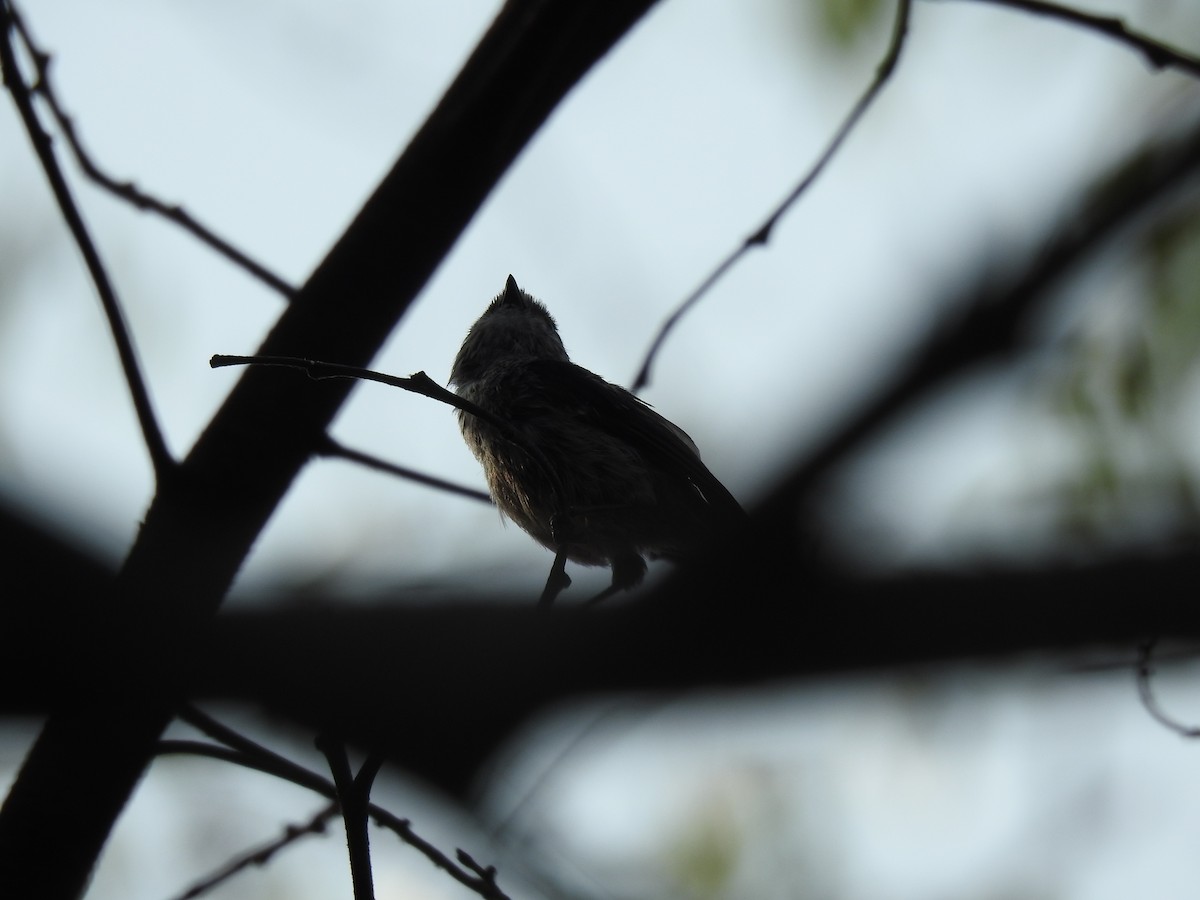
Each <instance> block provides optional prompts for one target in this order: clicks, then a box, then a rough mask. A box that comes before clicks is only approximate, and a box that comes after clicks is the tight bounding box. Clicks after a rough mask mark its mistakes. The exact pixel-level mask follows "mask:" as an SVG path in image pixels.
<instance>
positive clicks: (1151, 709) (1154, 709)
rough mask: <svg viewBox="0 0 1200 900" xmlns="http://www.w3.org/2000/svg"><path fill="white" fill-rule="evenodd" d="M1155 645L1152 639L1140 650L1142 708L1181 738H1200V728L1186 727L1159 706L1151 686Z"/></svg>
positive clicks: (1139, 681)
mask: <svg viewBox="0 0 1200 900" xmlns="http://www.w3.org/2000/svg"><path fill="white" fill-rule="evenodd" d="M1155 643H1156V641H1155V640H1153V639H1151V640H1148V641H1146V642H1145V643H1143V644H1142V645H1141V647H1139V648H1138V664H1137V686H1138V696H1139V697H1140V698H1141V700H1142V706H1143V707H1145V710H1146V712H1148V713H1150V716H1151V717H1152V718H1153V719H1154V720H1155V721H1156V722H1158V723H1159V724H1160V725H1162V726H1163V727H1164V728H1169V729H1171V731H1173V732H1175V733H1176V734H1178V735H1179V736H1180V737H1185V738H1197V737H1200V727H1195V726H1188V725H1184V724H1183V723H1182V722H1180V721H1178V720H1176V719H1174V718H1172V717H1171V716H1169V715H1167V713H1166V712H1164V711H1163V708H1162V707H1161V706H1159V705H1158V699H1157V698H1156V697H1155V696H1154V689H1153V687H1152V686H1151V684H1150V681H1151V679H1152V678H1153V677H1154V665H1153V663H1152V662H1151V657H1152V656H1153V655H1154V645H1155Z"/></svg>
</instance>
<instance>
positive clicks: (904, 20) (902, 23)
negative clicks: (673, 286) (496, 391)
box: [630, 0, 912, 394]
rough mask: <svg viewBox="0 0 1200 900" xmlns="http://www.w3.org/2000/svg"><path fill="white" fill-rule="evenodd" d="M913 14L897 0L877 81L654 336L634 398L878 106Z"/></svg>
mask: <svg viewBox="0 0 1200 900" xmlns="http://www.w3.org/2000/svg"><path fill="white" fill-rule="evenodd" d="M911 12H912V0H897V2H896V20H895V24H894V25H893V26H892V38H891V41H890V42H889V44H888V48H887V50H886V51H885V53H884V55H883V59H882V60H881V61H880V63H879V66H878V68H877V69H876V70H875V77H874V79H873V80H872V81H871V83H870V85H868V86H867V89H866V91H864V92H863V94H862V96H861V97H859V98H858V102H857V103H855V104H854V106H853V107H852V108H851V110H850V112H849V113H848V114H847V116H846V118H845V119H844V120H843V121H842V124H841V126H839V128H838V130H837V131H836V132H835V133H834V136H833V139H832V140H830V142H829V144H828V145H827V146H826V147H825V150H824V151H823V152H822V153H821V155H820V156H819V157H818V158H817V161H816V162H815V163H814V164H813V166H812V168H811V169H809V170H808V172H807V173H806V174H805V175H804V177H803V178H801V179H800V181H799V183H798V184H797V185H796V186H795V187H794V188H792V190H791V191H790V192H789V193H788V195H787V196H786V197H784V198H783V200H782V201H780V203H779V204H778V205H777V206H776V207H775V209H773V210H772V211H771V213H770V215H768V216H767V218H766V219H765V220H764V221H763V223H762V224H761V225H759V226H758V228H756V229H755V230H754V233H753V234H751V235H750V236H749V237H747V238H746V239H745V240H744V241H742V243H741V244H740V245H739V246H738V248H737V249H736V250H734V251H733V252H732V253H730V254H729V255H728V256H726V257H725V258H724V259H723V260H721V262H719V263H718V264H717V266H716V268H714V269H713V270H712V272H710V273H709V274H708V276H706V277H705V279H704V280H703V281H701V282H700V285H699V287H697V288H696V289H695V290H694V291H692V292H691V293H690V294H688V296H687V298H686V299H685V300H684V301H683V302H682V303H680V304H679V306H677V307H676V308H675V311H674V312H673V313H671V315H670V316H668V317H667V320H666V321H665V322H663V324H662V326H661V327H660V328H659V330H658V334H656V335H655V337H654V340H653V341H652V342H651V344H650V349H649V350H647V351H646V356H645V358H644V359H643V361H642V367H641V368H640V369H639V370H638V373H637V375H636V376H635V377H634V379H633V386H632V387H631V388H630V390H631V391H633V392H634V393H635V394H636V393H637V392H638V391H640V390H641V389H642V388H644V387H646V385H648V384H649V383H650V367H651V366H652V365H653V364H654V358H655V357H656V356H657V355H658V351H659V349H660V348H661V347H662V345H663V342H664V341H666V339H667V335H668V334H670V332H671V331H672V330H673V329H674V328H675V326H676V325H677V324H679V321H680V320H681V319H682V318H683V317H684V316H685V315H686V314H687V312H688V310H690V309H691V308H692V307H693V306H695V305H696V304H697V303H698V302H700V300H701V298H703V297H704V295H705V294H707V293H708V292H709V290H710V289H711V288H712V286H713V285H714V284H716V283H717V282H718V281H720V280H721V278H722V277H723V276H724V275H725V273H726V272H728V271H729V270H730V269H732V268H733V267H734V266H735V265H737V263H739V262H740V261H741V260H742V258H743V257H744V256H745V255H746V254H747V253H749V252H750V250H751V249H752V248H754V247H765V246H766V245H767V242H768V241H770V239H771V232H772V231H773V230H774V229H775V225H776V224H777V223H778V222H779V220H780V219H782V218H783V217H784V215H786V214H787V211H788V210H789V209H791V208H792V206H793V205H795V203H796V201H797V200H799V199H800V197H801V196H803V195H804V193H805V191H807V190H808V189H809V187H810V186H811V185H812V184H813V182H815V181H816V180H817V178H818V177H819V176H820V174H821V173H822V172H823V171H825V167H826V166H828V165H829V163H830V161H831V160H832V159H833V157H834V156H835V155H836V154H837V152H838V150H840V149H841V147H842V144H844V143H845V141H846V138H848V137H849V136H850V132H851V131H853V130H854V126H856V125H857V124H858V122H859V120H860V119H861V118H862V117H863V115H864V114H865V113H866V111H867V109H868V108H869V107H870V106H871V104H872V103H874V102H875V98H876V97H878V96H879V94H880V93H881V92H882V91H883V88H884V86H885V85H886V84H887V83H888V81H889V80H890V79H891V77H892V73H893V72H895V71H896V64H897V63H898V62H899V61H900V52H901V51H902V50H903V49H904V39H905V37H906V36H907V35H908V20H909V16H910V14H911Z"/></svg>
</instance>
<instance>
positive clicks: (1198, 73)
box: [975, 0, 1200, 78]
mask: <svg viewBox="0 0 1200 900" xmlns="http://www.w3.org/2000/svg"><path fill="white" fill-rule="evenodd" d="M975 2H978V3H994V4H996V5H997V6H1007V7H1010V8H1011V9H1019V10H1021V11H1022V12H1027V13H1033V14H1034V15H1036V16H1045V17H1047V18H1050V19H1059V20H1060V21H1063V22H1069V23H1071V24H1072V25H1079V26H1082V27H1083V28H1086V29H1088V30H1089V31H1095V32H1097V33H1099V34H1102V35H1104V36H1106V37H1109V38H1112V39H1113V40H1114V41H1117V42H1118V43H1121V44H1125V45H1126V46H1128V47H1130V48H1131V49H1133V50H1136V51H1137V52H1139V53H1141V54H1142V56H1144V57H1145V58H1146V62H1147V63H1149V64H1150V65H1151V66H1153V67H1154V68H1155V69H1168V68H1170V69H1178V70H1180V71H1181V72H1186V73H1187V74H1188V75H1191V76H1193V77H1197V78H1200V57H1196V56H1193V55H1191V54H1188V53H1184V52H1183V51H1182V50H1176V49H1175V48H1174V47H1169V46H1167V45H1166V44H1164V43H1162V42H1161V41H1157V40H1155V39H1154V38H1152V37H1149V36H1147V35H1144V34H1141V33H1140V32H1137V31H1133V30H1132V29H1130V28H1127V27H1126V25H1125V23H1124V22H1122V21H1121V20H1120V19H1119V18H1117V17H1116V16H1102V15H1097V14H1095V13H1088V12H1083V11H1081V10H1078V9H1071V8H1070V7H1068V6H1059V5H1058V4H1056V3H1047V2H1046V0H975Z"/></svg>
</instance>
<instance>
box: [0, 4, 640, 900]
mask: <svg viewBox="0 0 1200 900" xmlns="http://www.w3.org/2000/svg"><path fill="white" fill-rule="evenodd" d="M652 2H653V0H541V2H536V3H531V2H528V0H509V2H508V3H506V4H505V5H504V7H503V8H502V9H501V11H500V13H499V15H498V16H497V18H496V20H495V21H494V22H493V24H492V26H491V27H490V28H489V30H488V32H487V33H486V34H485V35H484V36H483V38H482V39H481V41H480V43H479V45H478V46H477V47H476V49H475V51H474V52H473V53H472V55H471V57H470V59H469V60H468V61H467V62H466V64H465V65H464V67H463V69H462V71H461V72H460V74H459V75H458V77H457V78H456V79H455V81H454V83H453V84H452V85H451V86H450V88H449V89H448V90H447V92H446V94H445V96H443V98H442V99H441V101H440V102H439V103H438V105H437V107H436V108H435V110H434V111H433V113H431V115H430V117H429V118H428V119H427V120H426V122H425V123H424V125H423V126H422V127H421V129H420V131H419V132H418V133H417V135H416V136H415V137H414V138H413V140H412V142H411V143H410V144H409V146H408V148H407V149H406V150H405V152H404V153H403V154H402V156H401V157H400V159H399V160H398V161H397V163H396V165H395V166H394V167H393V169H392V170H391V171H390V172H389V173H388V174H387V175H386V176H385V178H384V180H383V181H382V183H381V184H380V186H379V187H378V188H377V190H376V191H375V193H374V194H373V195H372V196H371V198H370V199H369V200H368V201H367V203H366V204H365V205H364V207H363V208H362V209H361V210H360V212H359V214H358V215H357V216H356V218H355V219H354V221H353V222H352V223H351V225H350V226H349V228H348V229H347V230H346V232H345V233H344V234H343V235H342V237H341V239H340V240H339V241H338V242H337V244H336V245H335V246H334V247H333V248H332V249H331V250H330V252H329V254H328V256H327V257H326V258H325V259H324V260H323V261H322V262H321V264H320V265H319V266H318V267H317V268H316V270H315V271H314V272H313V274H312V276H311V277H310V278H309V280H308V281H307V283H306V284H305V285H304V286H303V288H301V290H300V291H299V292H298V293H297V295H296V297H295V299H294V300H293V302H292V303H291V304H289V305H288V307H287V308H286V309H285V310H284V312H283V314H282V315H281V317H280V318H279V320H278V321H277V323H276V324H275V326H274V328H273V329H272V330H271V332H270V334H269V335H268V336H267V338H266V340H265V341H264V343H263V345H262V346H261V347H260V348H259V352H260V353H261V354H263V355H268V356H287V355H292V356H294V355H311V356H315V357H317V358H323V359H337V360H342V361H344V362H346V363H347V364H350V365H365V364H366V363H367V362H369V360H370V358H371V357H372V356H373V355H374V354H375V353H376V352H377V351H378V349H379V348H380V346H381V345H382V344H383V342H384V341H385V339H386V338H387V336H388V334H389V333H390V332H391V330H392V328H393V327H394V326H395V325H396V324H397V323H398V322H399V320H400V318H401V316H402V315H403V314H404V312H405V311H406V310H407V308H408V306H409V304H410V303H411V302H412V300H413V298H414V297H415V296H416V295H417V293H418V291H420V290H421V288H422V287H423V286H424V284H425V282H426V280H427V279H428V278H429V276H430V275H431V274H432V272H433V271H434V269H435V268H436V267H437V265H438V264H439V263H440V261H441V260H442V258H443V257H444V256H445V255H446V253H447V252H448V251H449V249H450V247H451V246H452V245H453V244H454V242H455V241H456V240H457V239H458V236H459V234H461V232H462V230H463V229H464V228H465V227H466V225H467V224H468V222H469V221H470V220H471V218H472V217H473V216H474V214H475V212H476V210H478V208H479V206H480V204H482V202H483V201H484V199H485V198H486V197H487V195H488V194H489V193H490V192H491V190H492V188H493V186H494V185H495V184H496V182H497V181H498V180H499V178H500V177H501V175H502V174H503V173H504V172H505V171H506V170H507V168H508V167H509V166H510V165H511V163H512V161H513V160H514V159H515V158H516V156H517V154H518V153H520V152H521V150H522V149H523V148H524V146H525V145H526V143H527V142H528V141H529V139H530V138H531V136H532V135H533V134H534V133H535V132H536V131H537V130H538V129H539V128H540V127H541V125H542V123H543V122H544V121H545V120H546V118H547V117H548V116H549V115H550V113H551V112H552V110H553V109H554V108H555V107H556V106H557V105H558V103H559V102H560V101H561V99H562V98H563V97H564V96H565V95H566V93H567V92H568V91H569V90H570V89H571V88H572V87H573V86H574V85H575V84H576V83H577V82H578V81H579V79H580V78H582V77H583V76H584V74H585V73H586V72H587V71H588V70H589V69H590V68H591V67H592V66H593V65H594V64H595V62H596V61H597V60H598V59H599V58H600V57H601V56H603V55H604V54H605V53H606V52H607V51H608V50H609V49H610V48H611V47H612V46H613V44H615V43H616V42H617V41H618V40H619V39H620V38H621V37H622V36H623V35H624V34H625V33H626V31H628V30H629V29H630V28H632V27H633V25H634V24H635V23H636V22H637V21H638V19H639V18H640V17H641V16H642V14H643V13H644V12H645V11H646V10H647V9H648V8H649V7H650V6H651V5H652ZM4 22H5V23H6V24H7V22H8V17H7V14H6V15H5V19H4ZM5 35H7V30H6V31H5ZM10 55H11V52H10ZM6 68H7V64H6ZM350 388H351V384H350V383H349V382H346V381H341V380H339V381H332V382H325V383H321V384H319V385H315V386H314V385H312V384H305V383H302V382H301V380H300V379H281V378H274V377H270V376H269V373H265V372H264V371H263V370H262V369H260V368H258V367H251V368H250V369H248V370H247V371H246V373H245V374H244V375H243V377H242V378H241V379H240V380H239V382H238V384H237V385H236V386H235V387H234V389H233V391H232V393H231V394H230V395H229V397H228V398H227V400H226V401H225V403H224V404H223V406H222V407H221V409H220V410H219V411H218V412H217V414H216V416H215V417H214V418H213V419H212V421H211V422H210V423H209V425H208V427H207V428H206V429H205V431H204V433H203V434H202V435H201V436H200V439H199V440H198V441H197V443H196V445H195V447H194V448H193V449H192V451H191V452H190V453H189V454H188V457H187V459H186V460H185V461H184V462H183V464H182V465H181V466H180V469H179V471H178V473H176V476H175V477H173V478H170V479H165V480H160V482H159V486H158V492H157V494H156V495H155V498H154V501H153V503H152V504H151V506H150V509H149V510H148V511H147V513H146V516H145V518H144V521H143V524H142V527H141V529H140V531H139V533H138V537H137V541H136V542H135V544H134V546H133V548H132V549H131V551H130V554H129V556H128V557H127V559H126V560H125V564H124V566H123V567H122V570H121V572H120V573H119V574H118V575H117V578H116V580H115V582H114V583H113V585H112V589H111V591H110V593H109V594H108V596H106V597H104V598H97V604H96V606H97V608H98V609H99V610H100V611H101V614H102V615H103V616H104V617H106V619H107V621H109V622H110V623H111V624H115V625H117V626H118V627H117V628H116V631H115V634H116V635H117V636H118V639H117V640H115V641H113V642H112V643H110V644H106V645H105V646H104V647H98V648H95V649H96V653H97V654H98V659H97V664H98V665H99V667H100V670H101V671H111V672H114V673H116V672H119V673H121V674H120V676H119V677H115V678H114V679H112V680H110V681H109V682H108V683H107V685H106V687H104V688H100V687H92V686H90V685H89V686H88V687H92V689H93V690H94V691H95V692H96V693H95V695H94V696H91V697H90V698H89V702H86V703H81V704H80V705H79V706H77V707H73V708H71V709H68V710H63V711H60V712H58V713H57V714H55V715H52V716H51V717H50V718H49V720H48V721H47V723H46V726H45V728H44V729H43V732H42V734H41V735H40V736H39V738H38V740H37V742H36V743H35V745H34V747H33V748H32V750H31V751H30V753H29V755H28V757H27V758H26V760H25V763H24V765H23V767H22V769H21V771H20V773H19V774H18V776H17V779H16V781H15V782H14V784H13V786H12V788H11V790H10V793H9V795H8V798H7V800H6V801H5V804H4V807H3V809H2V810H0V896H3V897H27V896H39V897H43V898H48V900H58V898H63V900H66V898H73V897H77V896H78V895H79V894H80V893H81V892H82V890H83V887H84V885H85V884H86V882H87V879H88V876H89V873H90V872H91V869H92V867H93V865H94V864H95V860H96V858H97V856H98V855H99V854H100V851H101V849H102V848H103V846H104V844H105V842H106V841H107V838H108V834H109V832H110V830H111V828H112V824H113V822H114V821H115V819H116V817H117V816H118V815H119V814H120V811H121V809H122V808H123V807H124V805H125V803H126V802H127V800H128V798H129V795H130V794H131V792H132V791H133V790H134V788H135V786H136V785H137V783H138V781H139V779H140V777H141V774H142V772H143V771H144V769H145V767H146V766H147V765H148V764H149V762H150V760H151V759H152V758H153V754H154V747H155V744H156V742H157V740H158V738H159V736H160V734H161V732H162V730H163V728H165V727H166V725H167V724H168V723H169V722H170V720H171V718H172V715H173V713H174V710H175V708H176V706H177V705H178V701H179V697H180V696H182V695H183V694H185V693H186V684H185V683H184V681H183V680H182V679H183V677H184V674H183V673H186V672H187V671H189V665H190V664H191V663H193V662H195V661H196V660H198V659H199V658H201V657H202V652H201V641H202V640H203V639H204V637H205V635H206V634H207V629H208V626H209V625H210V623H211V620H212V618H213V615H214V614H215V612H216V610H217V609H218V608H219V606H220V604H221V601H222V599H223V597H224V595H225V592H226V591H227V590H228V587H229V585H230V583H231V582H232V580H233V578H234V576H235V574H236V573H237V571H238V569H239V568H240V566H241V564H242V562H243V560H244V559H245V557H246V554H247V553H248V552H249V550H250V548H251V546H252V545H253V543H254V541H255V540H256V538H257V537H258V535H259V533H260V531H261V530H262V528H263V527H264V525H265V524H266V522H267V520H268V519H269V518H270V516H271V515H272V514H273V513H274V511H275V509H276V507H277V505H278V504H279V502H280V500H281V499H282V498H283V496H284V494H285V493H286V491H287V490H288V489H289V487H290V486H291V484H292V481H293V479H294V478H295V477H296V475H297V474H298V473H299V471H300V469H301V468H302V467H303V466H304V465H305V463H306V462H307V460H308V459H309V458H310V456H311V455H312V453H313V451H314V448H316V447H317V446H319V444H320V442H321V441H322V439H323V435H324V434H325V432H326V430H327V429H328V427H329V424H330V422H331V420H332V419H333V416H334V415H335V414H336V413H337V411H338V409H339V408H340V407H341V404H342V402H343V401H344V400H345V398H346V396H347V394H348V393H349V391H350ZM131 659H138V660H140V661H141V662H140V663H139V665H138V666H136V667H133V668H134V669H135V670H133V671H131V670H130V669H131V667H130V666H129V665H128V664H127V662H125V661H126V660H131ZM170 672H178V673H179V675H178V677H172V676H169V675H165V674H164V673H170ZM97 733H103V734H105V735H109V736H111V739H110V740H106V741H101V742H97V741H96V740H95V735H96V734H97ZM81 746H86V747H88V748H89V750H88V752H87V753H80V752H79V750H78V748H79V747H81ZM84 793H86V795H87V796H88V797H89V801H90V802H89V803H88V804H87V806H86V808H83V809H80V810H78V812H77V814H75V815H73V816H70V817H63V816H62V815H61V813H60V811H61V810H62V809H64V808H67V807H68V806H69V805H70V804H71V803H72V800H73V798H77V797H78V796H80V795H82V794H84Z"/></svg>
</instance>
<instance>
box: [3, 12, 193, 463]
mask: <svg viewBox="0 0 1200 900" xmlns="http://www.w3.org/2000/svg"><path fill="white" fill-rule="evenodd" d="M14 15H15V13H14V12H13V11H12V9H11V7H10V5H9V0H3V2H0V69H3V74H4V85H5V87H7V88H8V92H9V94H10V95H11V96H12V98H13V103H14V104H16V107H17V112H18V113H19V114H20V116H21V122H22V124H24V126H25V132H26V133H27V134H28V135H29V140H30V142H31V143H32V144H33V149H34V152H36V153H37V157H38V160H39V161H40V162H41V164H42V171H44V172H45V173H46V178H47V180H49V182H50V189H51V191H53V193H54V199H55V201H56V202H57V203H58V208H59V210H60V212H61V213H62V216H63V220H64V221H65V222H66V223H67V227H68V228H69V229H70V231H71V236H72V237H73V238H74V239H75V244H76V246H77V247H79V252H80V253H81V254H82V255H83V261H84V263H85V264H86V265H87V270H88V274H89V275H90V276H91V278H92V283H93V284H94V285H95V286H96V292H97V293H98V294H99V295H100V303H101V305H102V306H103V308H104V315H105V317H106V318H107V319H108V325H109V330H110V331H111V332H112V338H113V343H114V344H115V345H116V348H117V355H118V356H119V357H120V360H121V369H122V371H123V372H124V374H125V383H126V384H127V385H128V387H129V394H130V397H131V398H132V400H133V408H134V411H135V412H136V413H137V419H138V424H139V425H140V426H141V429H142V439H143V440H144V441H145V443H146V450H147V451H148V452H149V454H150V461H151V463H152V464H153V466H154V473H155V475H157V476H158V479H159V480H160V481H161V480H162V479H163V478H164V477H166V475H167V473H168V472H169V470H171V469H172V468H173V467H174V466H175V460H174V459H173V458H172V456H171V451H170V450H169V449H167V442H166V439H165V438H164V437H163V434H162V429H161V428H160V427H159V424H158V419H157V417H156V416H155V414H154V406H153V404H152V403H151V402H150V393H149V391H148V390H147V389H146V382H145V379H144V378H143V376H142V371H141V365H140V364H139V363H138V359H137V352H136V351H135V350H134V347H133V338H132V337H131V336H130V334H129V326H128V325H127V324H126V322H125V314H124V312H123V311H122V309H121V302H120V300H118V299H117V293H116V290H115V289H114V288H113V285H112V282H111V280H110V279H109V277H108V272H107V270H106V269H105V267H104V263H103V261H102V260H101V259H100V251H99V250H97V249H96V243H95V241H94V240H92V236H91V234H90V232H89V231H88V228H87V225H86V224H84V221H83V216H82V214H81V213H80V212H79V207H78V206H76V204H75V199H74V197H72V196H71V189H70V188H69V187H68V186H67V181H66V179H65V178H64V177H63V173H62V169H61V167H60V166H59V165H58V159H57V158H56V157H55V155H54V147H53V145H52V144H51V141H50V136H49V135H48V134H47V133H46V131H45V129H44V128H42V124H41V122H40V121H39V120H38V116H37V110H36V109H34V106H33V97H32V94H31V91H30V88H29V85H27V84H26V83H25V79H24V77H23V76H22V75H21V70H20V67H19V66H18V64H17V57H16V53H15V52H14V49H13V44H12V30H13V17H14Z"/></svg>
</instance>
